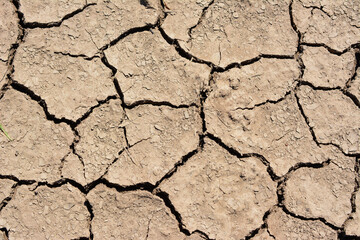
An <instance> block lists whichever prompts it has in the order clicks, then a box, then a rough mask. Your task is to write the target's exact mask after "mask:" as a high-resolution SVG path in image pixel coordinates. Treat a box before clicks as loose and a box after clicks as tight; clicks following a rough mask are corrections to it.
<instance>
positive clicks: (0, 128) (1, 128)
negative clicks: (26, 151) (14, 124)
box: [0, 124, 12, 141]
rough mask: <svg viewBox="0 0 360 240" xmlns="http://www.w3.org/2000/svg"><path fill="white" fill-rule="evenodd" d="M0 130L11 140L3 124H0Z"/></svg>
mask: <svg viewBox="0 0 360 240" xmlns="http://www.w3.org/2000/svg"><path fill="white" fill-rule="evenodd" d="M0 130H1V131H2V132H3V133H4V134H5V136H6V137H7V138H8V139H9V140H10V141H12V139H11V137H9V135H8V134H7V132H6V131H5V129H4V128H3V126H2V125H1V124H0Z"/></svg>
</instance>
